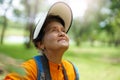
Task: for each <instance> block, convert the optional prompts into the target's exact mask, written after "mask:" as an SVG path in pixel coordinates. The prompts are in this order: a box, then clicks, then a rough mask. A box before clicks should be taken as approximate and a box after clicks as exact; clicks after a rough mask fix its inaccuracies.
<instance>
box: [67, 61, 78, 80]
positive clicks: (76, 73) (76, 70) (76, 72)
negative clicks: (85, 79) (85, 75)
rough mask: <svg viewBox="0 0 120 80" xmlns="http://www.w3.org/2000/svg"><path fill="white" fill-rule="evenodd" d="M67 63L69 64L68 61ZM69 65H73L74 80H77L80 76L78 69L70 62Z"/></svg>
mask: <svg viewBox="0 0 120 80" xmlns="http://www.w3.org/2000/svg"><path fill="white" fill-rule="evenodd" d="M68 62H70V61H68ZM70 63H71V64H72V65H73V68H74V72H75V75H76V78H75V80H79V78H80V76H79V71H78V68H77V67H76V66H75V65H74V64H73V63H72V62H70Z"/></svg>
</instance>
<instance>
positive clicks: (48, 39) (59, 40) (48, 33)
mask: <svg viewBox="0 0 120 80" xmlns="http://www.w3.org/2000/svg"><path fill="white" fill-rule="evenodd" d="M42 44H43V46H44V48H45V49H46V50H60V49H64V50H67V49H68V47H69V38H68V35H67V34H66V32H65V28H64V27H63V25H62V24H61V23H59V22H56V21H53V22H50V23H49V24H48V25H47V26H46V28H45V35H44V38H43V43H42Z"/></svg>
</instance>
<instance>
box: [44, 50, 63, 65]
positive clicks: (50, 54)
mask: <svg viewBox="0 0 120 80" xmlns="http://www.w3.org/2000/svg"><path fill="white" fill-rule="evenodd" d="M64 52H65V51H46V52H45V53H44V54H45V55H46V57H47V58H48V60H49V61H51V62H53V63H56V64H60V63H61V61H62V56H63V54H64Z"/></svg>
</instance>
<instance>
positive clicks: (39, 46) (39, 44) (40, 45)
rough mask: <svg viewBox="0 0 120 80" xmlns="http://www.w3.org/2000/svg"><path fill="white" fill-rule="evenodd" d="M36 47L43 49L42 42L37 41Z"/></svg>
mask: <svg viewBox="0 0 120 80" xmlns="http://www.w3.org/2000/svg"><path fill="white" fill-rule="evenodd" d="M37 46H38V49H40V50H41V49H44V45H43V43H42V42H37Z"/></svg>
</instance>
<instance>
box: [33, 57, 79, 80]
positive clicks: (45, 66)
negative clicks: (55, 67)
mask: <svg viewBox="0 0 120 80" xmlns="http://www.w3.org/2000/svg"><path fill="white" fill-rule="evenodd" d="M34 60H35V62H36V64H37V70H38V71H37V72H38V73H37V80H52V78H51V75H50V70H49V63H48V59H47V58H46V56H45V55H38V56H35V57H34ZM69 62H70V61H69ZM70 63H71V62H70ZM71 64H72V63H71ZM72 65H73V64H72ZM62 67H63V74H64V80H68V77H67V74H66V70H65V68H64V66H62ZM73 67H74V72H75V75H76V79H75V80H79V73H78V70H77V68H76V67H75V65H73Z"/></svg>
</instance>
